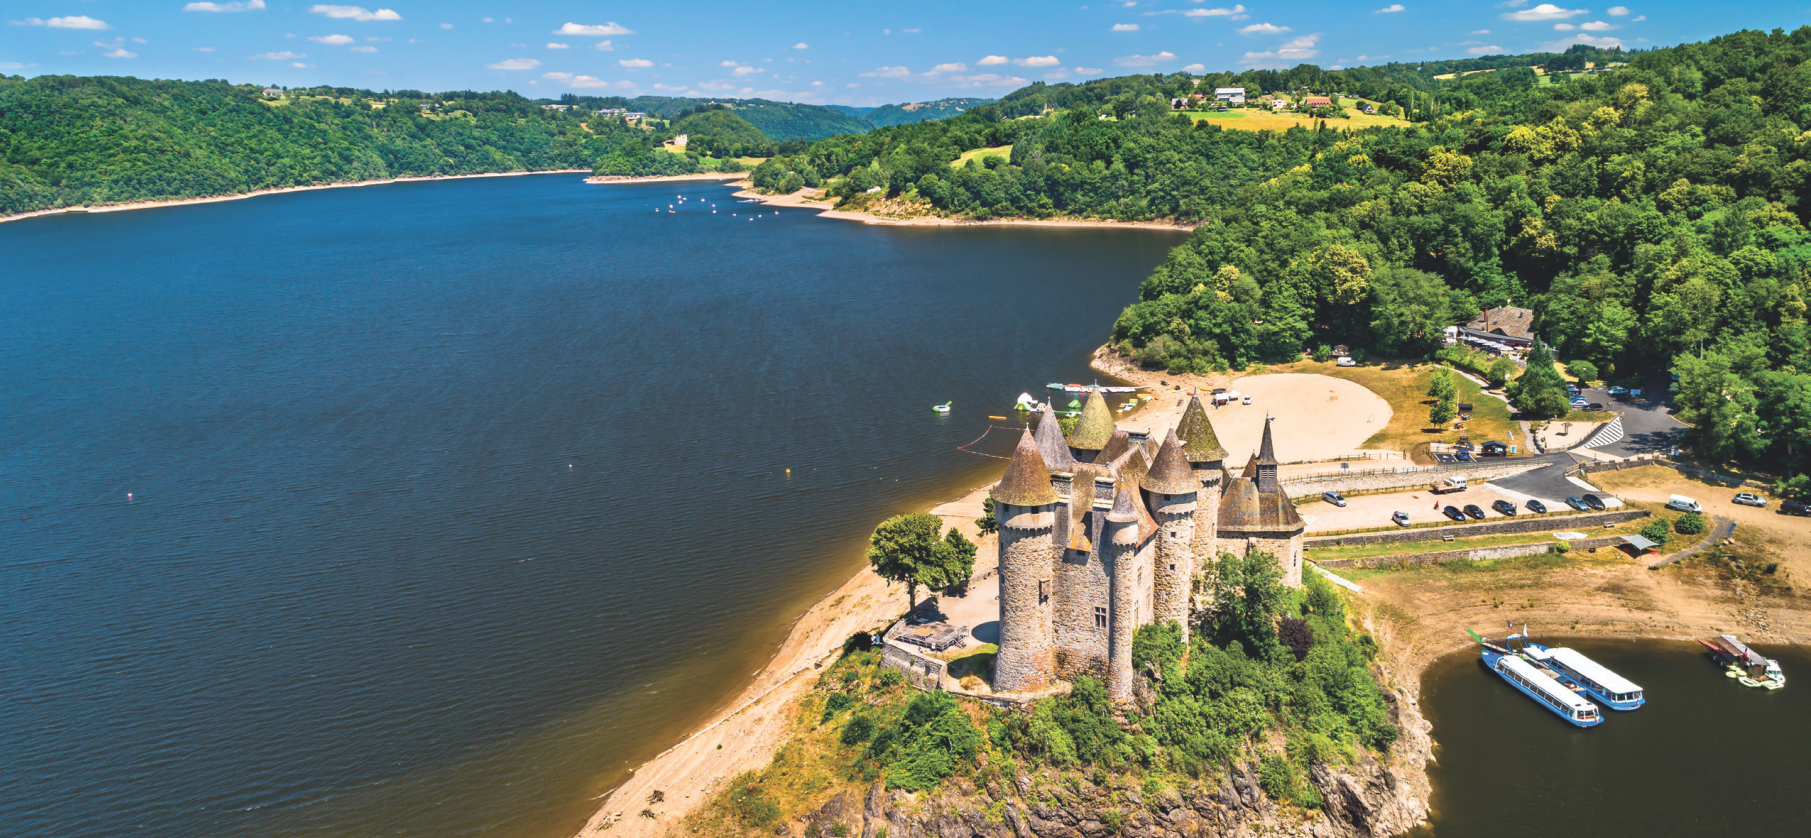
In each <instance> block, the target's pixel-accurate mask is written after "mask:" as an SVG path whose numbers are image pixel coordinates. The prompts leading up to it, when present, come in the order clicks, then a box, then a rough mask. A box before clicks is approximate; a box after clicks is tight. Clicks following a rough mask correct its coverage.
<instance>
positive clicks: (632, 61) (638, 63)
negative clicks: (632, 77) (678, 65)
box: [616, 58, 654, 70]
mask: <svg viewBox="0 0 1811 838" xmlns="http://www.w3.org/2000/svg"><path fill="white" fill-rule="evenodd" d="M616 63H618V64H621V65H622V66H624V67H628V68H629V69H632V70H639V69H641V68H643V67H652V66H654V62H652V61H649V60H648V59H646V58H625V59H622V60H621V61H618V62H616Z"/></svg>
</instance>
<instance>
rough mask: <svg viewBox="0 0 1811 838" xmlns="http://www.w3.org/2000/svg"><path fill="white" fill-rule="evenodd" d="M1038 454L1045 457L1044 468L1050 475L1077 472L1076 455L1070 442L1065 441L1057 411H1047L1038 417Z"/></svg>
mask: <svg viewBox="0 0 1811 838" xmlns="http://www.w3.org/2000/svg"><path fill="white" fill-rule="evenodd" d="M1036 437H1037V441H1038V453H1039V454H1041V455H1043V457H1044V467H1045V468H1048V469H1050V473H1052V474H1056V473H1058V472H1072V471H1075V454H1074V453H1072V452H1071V451H1070V450H1069V441H1068V440H1065V439H1063V426H1062V423H1061V422H1059V421H1057V418H1056V411H1054V410H1046V411H1044V415H1043V416H1040V417H1038V430H1037V434H1036Z"/></svg>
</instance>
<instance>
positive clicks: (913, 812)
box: [807, 695, 1432, 838]
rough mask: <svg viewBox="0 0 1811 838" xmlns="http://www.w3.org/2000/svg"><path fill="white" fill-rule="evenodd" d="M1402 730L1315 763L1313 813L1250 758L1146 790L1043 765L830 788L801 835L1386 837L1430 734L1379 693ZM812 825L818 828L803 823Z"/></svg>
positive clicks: (1410, 707)
mask: <svg viewBox="0 0 1811 838" xmlns="http://www.w3.org/2000/svg"><path fill="white" fill-rule="evenodd" d="M1388 698H1389V699H1390V701H1391V704H1392V707H1393V713H1392V715H1393V717H1394V718H1393V720H1394V721H1395V722H1396V724H1397V727H1398V729H1400V730H1401V731H1402V736H1401V738H1400V739H1399V740H1398V741H1397V743H1396V744H1395V746H1393V747H1392V748H1391V752H1390V753H1389V754H1388V755H1387V756H1386V757H1384V758H1381V759H1380V758H1378V757H1376V756H1374V755H1371V754H1366V755H1364V756H1363V757H1362V758H1361V759H1360V761H1359V762H1358V763H1357V764H1354V765H1340V766H1331V765H1318V764H1317V765H1315V766H1313V767H1312V769H1311V770H1310V772H1309V776H1310V779H1311V780H1312V781H1313V783H1314V785H1315V787H1316V788H1317V789H1319V790H1320V793H1321V798H1322V799H1323V801H1324V803H1323V805H1322V807H1321V809H1320V810H1319V811H1316V812H1304V811H1302V810H1300V809H1294V808H1291V807H1287V806H1280V805H1278V804H1277V803H1276V802H1275V801H1273V800H1271V799H1270V798H1269V797H1268V796H1267V795H1265V793H1264V791H1263V789H1262V788H1260V787H1259V785H1258V771H1257V764H1256V762H1255V761H1251V760H1242V761H1238V762H1235V764H1234V765H1233V766H1231V767H1230V768H1229V769H1228V770H1227V772H1226V773H1225V774H1224V775H1221V776H1218V777H1211V778H1204V779H1202V780H1201V781H1199V782H1198V783H1195V784H1192V785H1190V786H1189V787H1187V788H1182V789H1165V790H1163V791H1161V792H1158V793H1157V794H1154V795H1146V794H1144V793H1143V791H1142V790H1141V789H1140V788H1137V787H1135V786H1134V785H1133V784H1132V782H1131V780H1129V779H1127V778H1124V777H1119V776H1109V777H1106V778H1104V779H1105V782H1104V783H1096V782H1094V779H1095V777H1093V776H1092V775H1091V774H1088V773H1079V772H1073V771H1071V772H1057V771H1054V770H1043V771H1038V772H1035V773H1026V774H1018V775H1015V776H1011V777H1004V776H1000V777H997V778H996V779H988V780H985V781H984V783H985V784H984V785H983V786H979V787H977V786H976V785H975V784H974V783H973V782H972V781H970V780H967V779H957V780H953V781H951V782H950V783H947V784H945V786H944V787H943V788H941V789H939V790H938V791H936V792H932V793H925V794H917V795H914V794H907V793H905V792H900V791H891V792H890V791H887V790H886V789H885V788H884V787H883V786H882V785H881V784H880V783H878V782H877V783H875V784H874V785H873V786H872V787H870V788H869V789H868V792H867V795H866V799H865V801H864V802H863V804H862V805H861V806H859V807H857V806H855V805H854V804H853V803H852V802H851V801H849V800H847V799H845V797H844V796H839V797H837V798H834V799H832V800H831V801H830V802H829V803H826V804H825V805H824V806H823V807H822V808H820V809H819V810H818V811H817V812H814V813H813V814H812V815H811V816H810V818H808V820H807V834H822V835H831V834H832V832H831V831H830V830H831V829H832V827H833V825H834V824H835V823H837V822H838V819H839V818H840V819H841V822H844V823H847V824H848V825H849V831H848V832H847V833H846V834H848V835H850V836H854V835H856V834H858V833H857V832H856V830H855V829H854V827H855V825H856V821H855V820H854V818H855V817H856V816H857V814H858V812H857V810H858V809H859V818H860V830H859V834H860V836H861V838H881V836H882V835H883V833H882V830H883V829H884V830H885V832H884V835H885V836H886V838H1251V837H1252V836H1257V835H1264V836H1271V837H1272V838H1279V837H1280V838H1287V837H1288V836H1296V837H1297V838H1385V836H1391V835H1397V834H1400V833H1403V832H1406V831H1408V830H1409V829H1410V828H1412V827H1414V826H1415V825H1417V824H1419V823H1421V822H1422V821H1423V819H1424V818H1425V817H1426V815H1427V802H1426V801H1427V778H1426V771H1425V769H1426V765H1427V762H1428V759H1429V757H1430V754H1431V750H1430V749H1431V747H1432V740H1430V739H1429V738H1428V725H1427V722H1426V721H1425V720H1423V719H1422V718H1421V715H1420V713H1419V712H1417V710H1416V709H1415V707H1414V702H1413V699H1404V698H1398V697H1397V696H1394V695H1391V696H1388ZM812 825H817V827H818V829H819V830H821V832H816V831H812V830H811V826H812Z"/></svg>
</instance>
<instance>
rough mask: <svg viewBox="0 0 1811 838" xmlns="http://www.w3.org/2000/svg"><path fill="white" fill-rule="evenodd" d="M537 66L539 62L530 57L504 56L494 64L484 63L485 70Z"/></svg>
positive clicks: (525, 68) (522, 68) (524, 68)
mask: <svg viewBox="0 0 1811 838" xmlns="http://www.w3.org/2000/svg"><path fill="white" fill-rule="evenodd" d="M539 66H541V62H539V61H536V60H534V59H532V58H505V59H503V60H502V61H499V62H497V63H495V64H486V65H484V67H485V69H487V70H533V69H534V68H536V67H539Z"/></svg>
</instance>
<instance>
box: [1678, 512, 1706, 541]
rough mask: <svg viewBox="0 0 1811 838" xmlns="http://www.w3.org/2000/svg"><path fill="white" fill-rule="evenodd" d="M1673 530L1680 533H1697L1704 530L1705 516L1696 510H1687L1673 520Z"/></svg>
mask: <svg viewBox="0 0 1811 838" xmlns="http://www.w3.org/2000/svg"><path fill="white" fill-rule="evenodd" d="M1673 532H1676V533H1678V534H1680V535H1697V534H1699V533H1701V532H1704V516H1702V515H1699V514H1698V513H1696V512H1687V513H1685V514H1684V515H1681V516H1679V520H1677V521H1674V522H1673Z"/></svg>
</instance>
